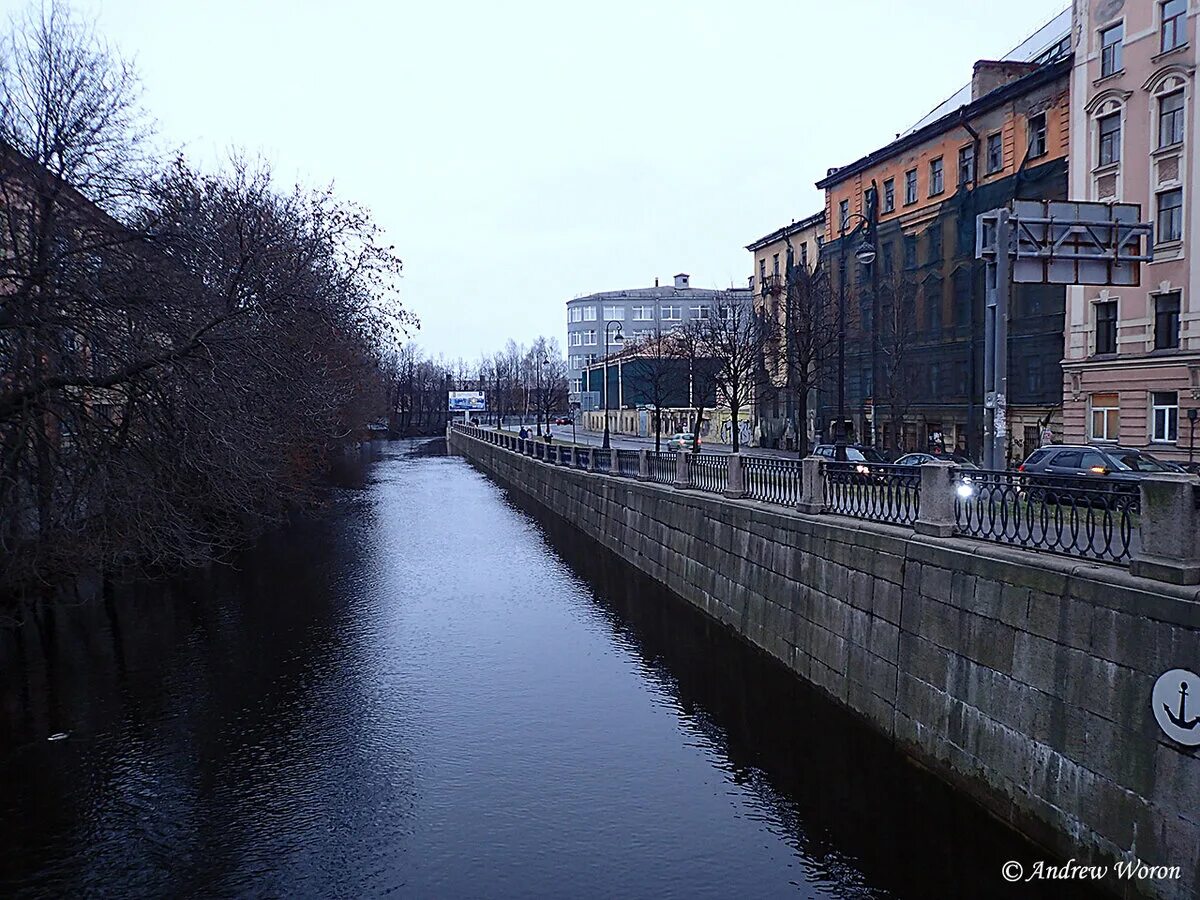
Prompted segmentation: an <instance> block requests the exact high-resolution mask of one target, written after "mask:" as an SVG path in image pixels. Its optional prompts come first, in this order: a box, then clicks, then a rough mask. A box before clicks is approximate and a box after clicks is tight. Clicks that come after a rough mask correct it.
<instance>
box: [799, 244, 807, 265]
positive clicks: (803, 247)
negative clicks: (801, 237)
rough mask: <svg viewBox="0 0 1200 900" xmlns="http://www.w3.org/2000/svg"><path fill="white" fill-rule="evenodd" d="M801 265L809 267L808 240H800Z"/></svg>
mask: <svg viewBox="0 0 1200 900" xmlns="http://www.w3.org/2000/svg"><path fill="white" fill-rule="evenodd" d="M800 265H802V266H804V268H806V269H807V268H808V241H801V242H800Z"/></svg>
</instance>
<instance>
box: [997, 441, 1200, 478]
mask: <svg viewBox="0 0 1200 900" xmlns="http://www.w3.org/2000/svg"><path fill="white" fill-rule="evenodd" d="M1017 471H1018V472H1024V473H1026V474H1030V475H1104V476H1107V477H1110V478H1125V479H1135V478H1138V477H1140V476H1142V475H1148V474H1151V473H1153V472H1179V471H1181V467H1180V466H1179V465H1177V464H1176V463H1173V462H1167V461H1166V460H1162V459H1159V458H1158V457H1156V456H1153V455H1151V454H1149V453H1147V452H1145V451H1144V450H1138V449H1136V448H1135V447H1105V446H1098V445H1094V444H1054V445H1052V446H1050V447H1039V448H1038V449H1037V450H1034V451H1033V452H1032V453H1031V454H1029V456H1028V458H1027V459H1026V460H1025V462H1023V463H1021V465H1019V466H1017Z"/></svg>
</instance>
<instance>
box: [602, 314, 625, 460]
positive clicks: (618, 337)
mask: <svg viewBox="0 0 1200 900" xmlns="http://www.w3.org/2000/svg"><path fill="white" fill-rule="evenodd" d="M614 325H616V326H617V333H616V334H614V335H613V336H612V337H611V338H609V336H608V331H609V329H610V328H612V326H614ZM624 343H625V335H623V334H621V323H620V322H618V321H615V320H614V321H612V322H605V323H604V443H603V444H602V445H601V447H602V449H604V450H607V449H609V440H608V348H609V347H610V346H612V345H613V344H616V345H617V346H618V347H620V346H621V345H622V344H624Z"/></svg>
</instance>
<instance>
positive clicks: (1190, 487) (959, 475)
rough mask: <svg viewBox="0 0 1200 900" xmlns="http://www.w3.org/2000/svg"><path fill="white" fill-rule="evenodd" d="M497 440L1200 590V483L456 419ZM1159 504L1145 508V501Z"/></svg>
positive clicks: (537, 454) (530, 452)
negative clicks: (853, 457) (793, 452)
mask: <svg viewBox="0 0 1200 900" xmlns="http://www.w3.org/2000/svg"><path fill="white" fill-rule="evenodd" d="M453 427H454V428H455V429H457V430H460V431H462V432H463V433H465V434H468V435H470V436H471V437H474V438H478V439H480V440H483V441H485V442H487V443H489V444H496V445H499V446H501V447H503V448H504V449H506V450H510V451H512V452H515V453H520V454H524V455H527V456H530V457H532V458H534V459H536V460H539V461H546V460H549V459H551V458H553V462H555V463H558V464H562V465H569V466H572V467H573V468H576V469H580V470H584V471H586V472H591V473H595V474H596V475H597V476H603V477H613V476H620V477H625V478H646V479H648V480H650V481H654V482H657V483H659V484H666V485H672V486H674V487H675V488H681V489H690V490H696V491H702V492H705V493H713V494H724V495H725V496H727V497H731V498H740V497H747V498H749V499H752V500H757V501H761V502H766V503H775V504H779V505H782V506H790V507H798V508H799V509H800V510H802V511H804V512H806V513H810V514H826V515H837V516H845V517H848V518H852V519H863V520H870V521H873V522H882V523H887V524H891V525H898V526H902V527H905V526H907V527H909V528H912V529H914V530H915V531H917V532H921V533H924V534H936V535H941V536H944V537H950V536H958V537H963V538H971V539H975V540H981V541H987V542H990V543H996V544H1003V545H1006V546H1010V547H1017V548H1020V549H1023V550H1029V551H1036V552H1042V553H1054V554H1058V555H1062V556H1067V557H1072V558H1077V559H1083V560H1088V561H1092V562H1101V563H1109V564H1116V565H1121V566H1130V565H1132V568H1133V571H1134V573H1135V574H1143V575H1146V576H1148V577H1151V578H1158V579H1159V580H1163V581H1171V582H1174V583H1179V584H1198V583H1200V479H1197V478H1196V477H1195V476H1188V475H1183V474H1178V475H1155V476H1147V477H1145V478H1142V479H1135V478H1132V477H1129V478H1126V477H1111V476H1108V475H1102V474H1097V475H1095V476H1076V475H1054V476H1046V475H1036V474H1030V473H1022V472H1012V471H998V470H985V469H976V468H971V467H966V466H951V465H948V464H946V463H932V464H928V465H924V466H896V465H882V464H876V463H870V464H867V463H853V462H848V463H840V462H832V461H829V460H823V459H821V460H818V459H815V458H810V459H808V460H806V461H804V462H803V464H801V461H799V460H795V459H782V458H779V457H765V456H744V455H737V456H734V455H732V454H729V455H725V454H715V453H684V454H679V453H677V452H674V451H665V452H659V453H656V452H654V451H652V450H627V449H618V450H615V451H611V452H610V451H607V450H601V449H600V448H598V447H595V446H590V447H588V446H579V445H570V444H566V445H561V444H550V445H548V444H547V443H546V442H545V441H544V440H540V439H536V438H534V437H532V436H531V437H528V438H524V439H522V438H520V437H519V436H516V435H511V434H505V433H503V432H496V431H494V430H492V429H484V428H478V427H475V426H464V425H459V424H455V425H454V426H453ZM1148 497H1149V498H1156V499H1154V501H1153V506H1152V507H1151V508H1147V506H1146V504H1147V502H1148V501H1147V499H1146V498H1148Z"/></svg>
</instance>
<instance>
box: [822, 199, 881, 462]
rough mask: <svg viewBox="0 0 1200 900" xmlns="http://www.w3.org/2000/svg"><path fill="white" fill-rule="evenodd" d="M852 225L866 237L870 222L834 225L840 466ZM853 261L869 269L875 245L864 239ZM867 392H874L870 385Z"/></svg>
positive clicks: (856, 217)
mask: <svg viewBox="0 0 1200 900" xmlns="http://www.w3.org/2000/svg"><path fill="white" fill-rule="evenodd" d="M852 221H857V222H861V223H862V224H863V225H864V226H865V227H866V229H867V233H868V234H869V233H870V230H871V220H870V219H868V218H867V217H866V216H864V215H862V214H861V213H852V212H847V213H846V215H845V217H844V218H843V219H842V221H841V222H840V223H839V225H838V255H839V259H840V263H839V265H838V396H837V422H836V423H834V427H833V436H834V437H833V441H834V450H833V458H834V459H836V460H839V461H841V462H845V461H846V234H847V232H848V231H849V230H850V223H851V222H852ZM854 258H855V259H856V260H858V261H859V262H860V263H861V264H862V265H864V266H869V265H871V263H873V262H875V245H874V244H872V243H871V241H870V240H869V239H868V238H866V237H864V238H863V239H862V243H860V244H859V245H858V247H857V248H855V250H854ZM878 325H879V323H878V322H873V323H872V326H871V327H872V328H873V329H874V328H877V327H878ZM871 390H872V391H874V390H875V386H874V385H872V387H871ZM872 402H874V401H872Z"/></svg>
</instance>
